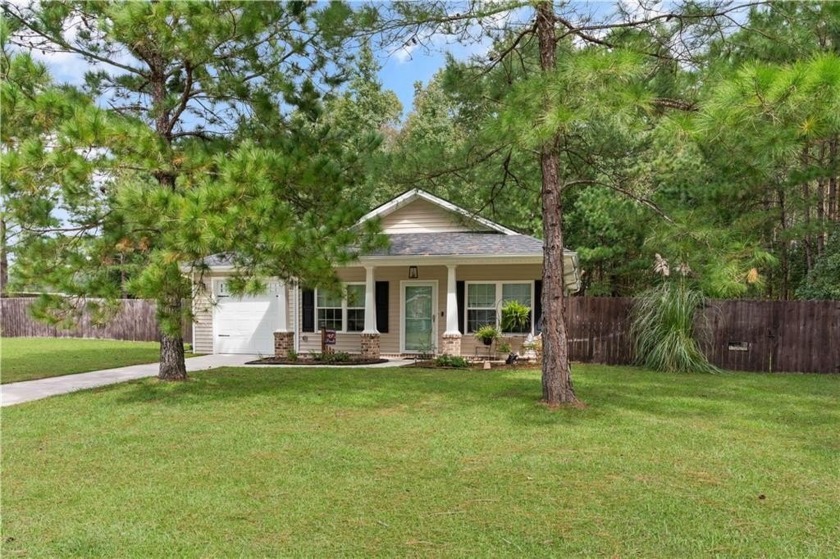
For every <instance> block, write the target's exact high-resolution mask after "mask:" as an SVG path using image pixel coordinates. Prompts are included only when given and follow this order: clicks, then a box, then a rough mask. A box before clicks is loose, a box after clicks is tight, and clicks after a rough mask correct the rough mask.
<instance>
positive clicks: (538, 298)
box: [534, 280, 542, 334]
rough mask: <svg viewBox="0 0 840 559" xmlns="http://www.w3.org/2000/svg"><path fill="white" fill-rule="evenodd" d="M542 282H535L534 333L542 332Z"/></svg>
mask: <svg viewBox="0 0 840 559" xmlns="http://www.w3.org/2000/svg"><path fill="white" fill-rule="evenodd" d="M541 319H542V280H536V281H535V282H534V332H535V333H537V334H539V333H540V332H542V322H541Z"/></svg>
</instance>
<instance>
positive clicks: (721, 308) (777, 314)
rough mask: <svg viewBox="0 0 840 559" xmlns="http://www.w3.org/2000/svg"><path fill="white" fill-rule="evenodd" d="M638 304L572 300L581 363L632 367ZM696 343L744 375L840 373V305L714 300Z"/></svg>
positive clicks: (575, 349)
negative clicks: (632, 336) (632, 315)
mask: <svg viewBox="0 0 840 559" xmlns="http://www.w3.org/2000/svg"><path fill="white" fill-rule="evenodd" d="M632 305H633V299H631V298H607V297H571V298H569V299H568V300H567V308H568V325H569V355H570V358H571V359H572V360H574V361H583V362H586V363H604V364H608V365H626V364H630V363H632V361H633V345H632V340H631V339H630V335H629V330H630V323H629V313H630V309H631V307H632ZM696 326H697V328H696V329H697V331H698V334H697V337H698V339H699V341H700V343H701V345H702V347H703V349H704V351H705V353H706V355H707V357H708V358H709V360H710V361H711V362H712V363H714V364H715V365H717V366H718V367H721V368H722V369H729V370H737V371H767V372H803V373H804V372H810V373H840V301H746V300H735V301H719V300H711V301H709V304H708V306H707V307H706V308H705V309H704V310H703V311H702V316H700V317H698V320H697V323H696Z"/></svg>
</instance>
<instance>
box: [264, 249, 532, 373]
mask: <svg viewBox="0 0 840 559" xmlns="http://www.w3.org/2000/svg"><path fill="white" fill-rule="evenodd" d="M418 260H419V259H414V260H413V261H406V262H405V263H400V264H399V265H373V264H368V263H364V264H363V265H361V266H356V267H348V268H343V269H340V270H338V271H337V273H338V276H339V279H340V280H341V281H342V283H343V284H344V285H345V286H346V287H347V292H348V293H350V295H351V296H348V297H345V298H343V299H342V300H341V301H339V300H338V299H337V298H336V297H331V296H329V295H328V294H325V293H320V292H319V291H318V290H317V289H316V290H306V289H300V293H299V296H298V298H297V300H296V301H295V303H296V304H295V306H296V309H299V310H296V311H295V314H296V315H297V318H296V322H295V325H296V328H287V329H286V330H285V331H283V330H278V331H277V333H276V334H275V354H276V355H278V356H284V355H286V354H287V353H288V352H289V351H295V352H297V353H301V354H306V353H312V352H320V351H322V346H321V328H326V329H328V330H332V331H334V332H335V343H334V344H333V345H331V346H329V347H331V348H332V350H333V351H336V352H345V353H349V354H359V355H363V356H365V357H370V358H379V357H389V358H396V357H411V356H415V355H441V354H449V355H456V356H463V357H468V358H474V357H475V358H481V359H487V358H491V359H495V358H497V357H498V354H497V353H498V352H497V351H496V350H497V349H499V347H498V346H499V345H500V343H499V342H497V343H496V344H494V346H493V347H492V348H490V350H488V349H487V348H486V346H484V345H483V344H482V343H481V342H480V341H479V340H477V339H475V337H474V335H473V333H474V330H475V329H476V327H477V326H482V325H484V324H486V323H489V322H493V323H496V320H497V315H498V310H499V305H500V304H501V299H502V291H503V290H504V289H506V286H509V285H517V286H519V292H520V293H522V294H523V295H522V297H523V298H524V299H523V302H524V303H525V304H527V306H529V307H531V308H532V309H533V311H532V313H536V316H537V317H538V316H539V308H540V304H539V300H540V290H541V282H540V277H541V270H542V268H541V263H539V262H535V260H536V259H533V258H531V259H530V261H525V260H524V259H523V261H520V262H505V263H499V262H494V263H492V264H478V263H466V264H456V263H451V262H440V263H437V262H436V263H429V264H426V265H419V264H417V261H418ZM485 261H486V259H485ZM482 286H483V287H484V290H485V291H488V290H489V291H491V292H492V293H493V295H492V299H493V300H492V301H491V302H490V303H489V304H488V303H487V302H484V303H483V304H484V307H483V308H479V305H480V304H482V303H481V301H477V297H476V296H475V295H474V294H473V295H470V294H472V293H473V291H477V290H478V287H482ZM496 293H498V295H496ZM353 294H357V295H358V299H359V300H357V301H353V300H352V299H353V297H352V295H353ZM470 297H471V299H472V300H471V299H470ZM531 322H532V323H533V321H531ZM533 330H534V328H533V324H531V325H529V327H528V331H527V332H524V331H523V332H516V333H512V332H511V333H505V334H503V342H504V343H505V344H507V345H509V346H510V351H521V349H522V343H523V342H524V341H525V339H526V337H527V335H528V334H529V333H532V332H533ZM295 333H296V334H295ZM295 336H297V337H295Z"/></svg>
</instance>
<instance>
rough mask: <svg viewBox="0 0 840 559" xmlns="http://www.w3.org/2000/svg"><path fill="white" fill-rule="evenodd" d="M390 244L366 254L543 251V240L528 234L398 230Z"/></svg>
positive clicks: (412, 254) (496, 253)
mask: <svg viewBox="0 0 840 559" xmlns="http://www.w3.org/2000/svg"><path fill="white" fill-rule="evenodd" d="M389 238H390V240H391V246H390V247H388V248H386V249H380V250H375V251H373V252H371V253H369V254H367V255H366V256H449V255H488V256H492V255H516V256H530V255H542V252H543V243H542V241H541V240H539V239H535V238H534V237H529V236H528V235H501V234H499V233H401V234H398V235H390V236H389Z"/></svg>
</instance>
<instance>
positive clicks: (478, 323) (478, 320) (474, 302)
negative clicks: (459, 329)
mask: <svg viewBox="0 0 840 559" xmlns="http://www.w3.org/2000/svg"><path fill="white" fill-rule="evenodd" d="M487 325H493V326H495V325H496V284H495V283H470V284H467V332H475V331H477V330H478V329H479V328H481V327H482V326H487Z"/></svg>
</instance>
